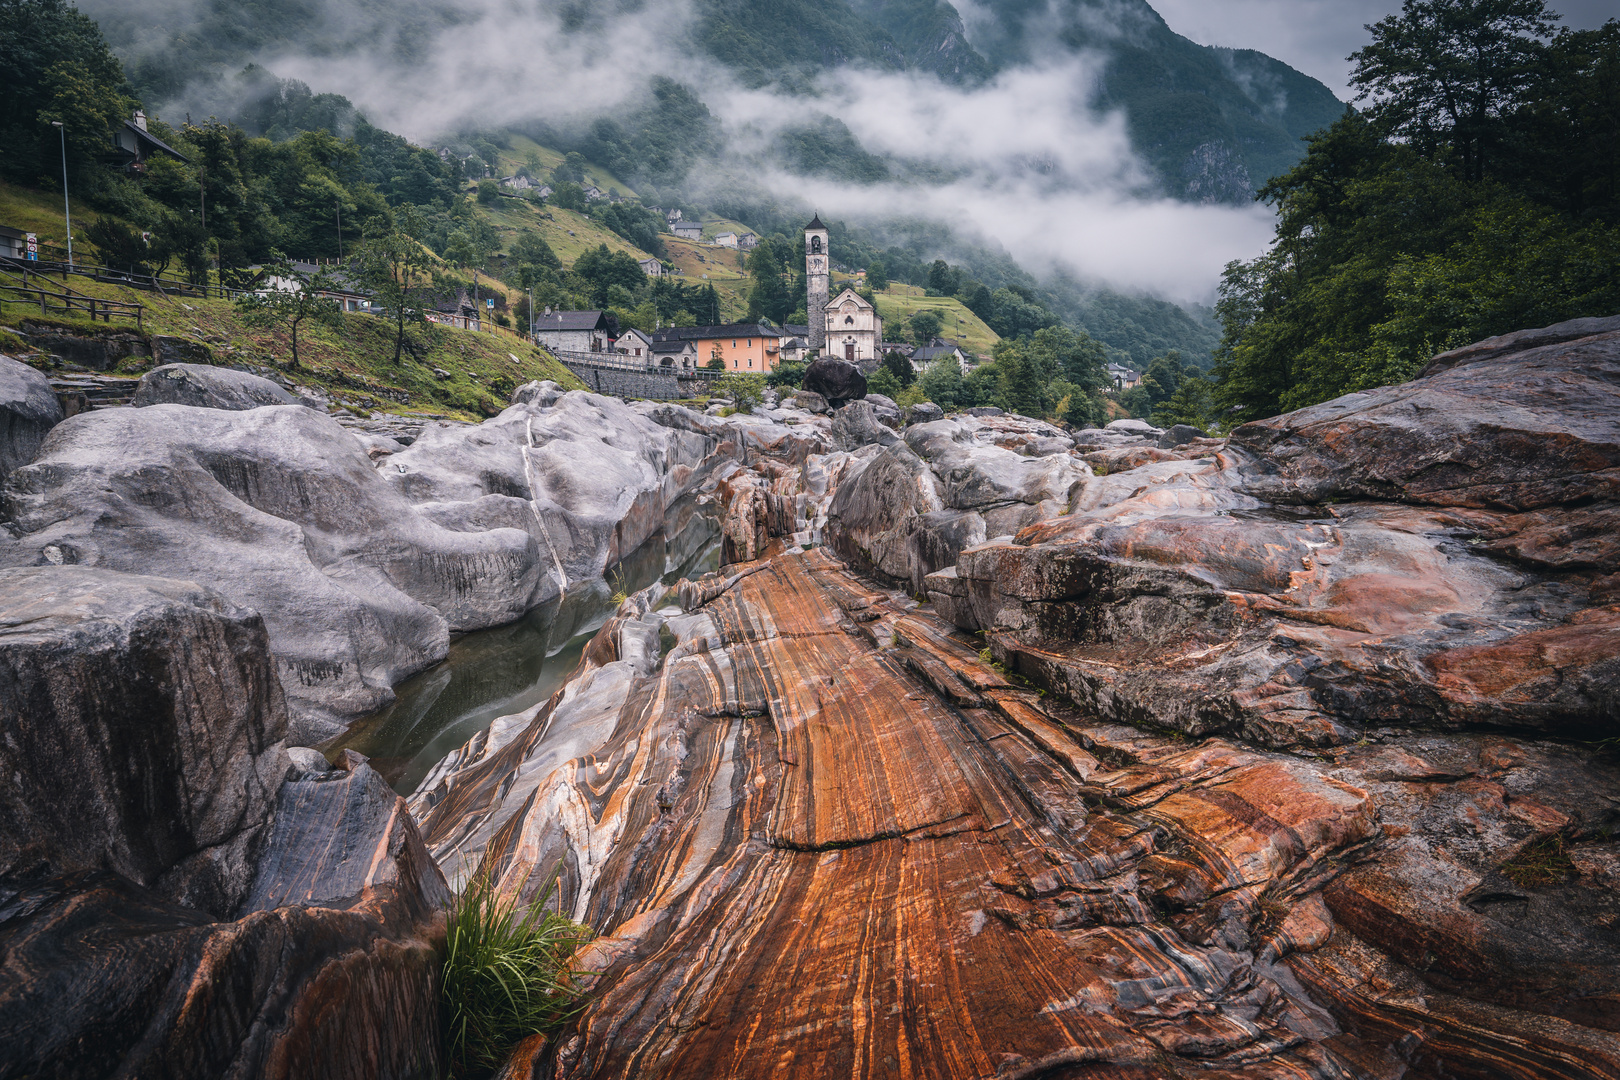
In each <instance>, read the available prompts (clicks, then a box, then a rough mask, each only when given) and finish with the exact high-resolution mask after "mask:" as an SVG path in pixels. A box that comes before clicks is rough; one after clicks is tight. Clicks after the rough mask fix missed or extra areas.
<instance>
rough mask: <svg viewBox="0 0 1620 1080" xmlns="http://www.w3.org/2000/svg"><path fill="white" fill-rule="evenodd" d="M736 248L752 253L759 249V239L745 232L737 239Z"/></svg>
mask: <svg viewBox="0 0 1620 1080" xmlns="http://www.w3.org/2000/svg"><path fill="white" fill-rule="evenodd" d="M737 246H738V247H739V248H741V249H742V250H744V251H753V250H754V249H755V248H757V247H759V237H757V236H755V235H754V234H753V233H751V232H745V233H743V234H742V235H740V236H738V237H737Z"/></svg>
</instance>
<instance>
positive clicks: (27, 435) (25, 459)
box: [0, 356, 62, 482]
mask: <svg viewBox="0 0 1620 1080" xmlns="http://www.w3.org/2000/svg"><path fill="white" fill-rule="evenodd" d="M61 422H62V405H61V402H59V401H57V400H56V394H55V392H53V391H52V390H51V383H50V380H49V379H47V378H46V377H45V376H44V375H42V374H40V373H39V372H37V371H35V370H34V369H33V368H31V367H29V366H28V365H27V364H24V363H22V362H20V361H17V360H13V359H12V358H11V357H9V356H0V482H3V481H4V480H5V478H6V477H7V476H10V475H11V473H12V471H13V470H15V469H20V468H22V467H23V466H24V465H27V464H28V463H29V462H31V461H33V460H34V456H35V455H36V454H38V453H39V446H40V444H41V443H43V442H44V441H45V436H46V434H48V433H49V432H50V430H51V428H53V427H55V426H56V425H57V424H60V423H61Z"/></svg>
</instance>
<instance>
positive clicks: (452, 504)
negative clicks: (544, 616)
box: [379, 383, 736, 606]
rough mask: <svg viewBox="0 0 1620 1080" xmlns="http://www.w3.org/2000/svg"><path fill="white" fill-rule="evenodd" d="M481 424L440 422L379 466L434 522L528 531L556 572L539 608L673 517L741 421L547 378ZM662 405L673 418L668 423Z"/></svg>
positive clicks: (537, 597) (541, 592) (538, 594)
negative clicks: (551, 383) (571, 387)
mask: <svg viewBox="0 0 1620 1080" xmlns="http://www.w3.org/2000/svg"><path fill="white" fill-rule="evenodd" d="M530 385H531V386H536V387H538V389H537V390H536V391H535V393H534V394H533V395H530V396H532V398H533V400H535V401H541V400H548V401H549V402H550V404H547V405H538V404H529V403H520V404H517V405H513V406H512V407H510V408H508V409H506V410H505V411H504V412H502V413H501V414H500V415H499V416H497V417H495V418H493V419H491V420H488V421H485V422H484V423H482V424H479V425H478V426H476V427H448V426H444V425H435V426H432V427H428V428H425V429H424V430H423V431H422V434H421V435H420V436H419V437H418V438H417V440H416V441H415V442H414V443H412V444H411V446H410V447H409V448H408V449H406V450H404V451H401V452H399V453H396V454H394V455H393V456H392V457H390V458H389V459H388V460H387V462H386V463H385V464H384V465H383V466H382V468H381V469H380V470H379V471H380V473H381V475H382V476H383V477H384V478H385V479H386V481H387V483H389V484H390V485H392V486H393V488H394V489H395V490H396V491H398V492H399V494H400V495H401V496H403V497H404V498H405V499H407V500H409V501H410V502H411V503H414V504H416V505H418V506H419V507H420V508H421V512H422V513H423V514H425V515H426V516H428V517H430V518H431V519H432V520H434V521H436V522H438V523H439V524H441V525H443V526H445V527H446V528H450V529H456V530H484V529H491V528H498V527H507V528H514V529H523V530H524V531H526V532H528V533H529V534H530V535H531V536H532V537H533V538H534V542H535V545H536V547H537V549H538V550H539V551H540V552H541V560H542V563H543V566H544V574H543V575H542V577H541V578H540V579H539V580H538V582H537V584H538V585H539V588H538V589H537V590H536V591H534V592H532V593H531V594H529V595H528V596H527V597H526V598H525V600H524V602H525V603H526V604H528V605H529V606H533V605H535V604H538V603H540V602H542V601H543V600H546V599H549V598H550V597H553V596H556V595H557V594H558V593H559V592H561V591H563V590H565V589H567V588H569V587H570V586H571V585H573V584H574V583H576V582H580V581H586V580H591V579H594V578H599V577H601V575H602V572H603V570H604V569H605V568H606V567H608V566H612V565H614V564H615V563H617V562H619V561H620V560H621V559H623V558H624V557H625V556H627V555H629V554H630V553H631V552H632V551H634V550H635V549H636V548H638V547H640V546H641V545H642V544H643V543H644V542H646V541H647V540H648V539H650V538H651V537H652V536H653V535H654V534H655V533H657V532H658V531H659V530H660V529H662V527H663V522H664V512H665V511H666V510H667V509H668V508H669V507H670V506H672V505H673V504H674V503H675V502H676V500H678V499H680V498H681V497H682V496H683V495H686V494H687V493H688V492H690V491H692V490H693V489H694V488H695V487H697V486H698V485H699V484H700V483H702V482H703V481H704V479H706V478H707V475H708V470H709V469H711V468H712V467H713V466H714V465H715V464H716V462H717V461H719V460H720V459H722V458H723V457H725V456H727V453H735V452H736V448H735V446H734V445H732V446H730V447H728V450H727V452H725V453H723V452H722V449H721V448H722V443H723V442H724V441H725V440H724V435H725V434H726V433H729V432H731V431H733V430H734V429H733V428H732V427H730V426H728V425H725V424H723V423H720V422H718V421H708V422H705V421H703V420H702V419H701V418H700V417H699V415H698V414H696V413H693V412H692V411H691V410H689V409H685V408H682V407H681V406H679V405H665V406H662V408H661V409H657V410H656V411H655V412H644V411H641V410H638V409H637V408H634V407H632V406H630V405H627V404H625V403H624V402H623V401H620V400H619V399H617V398H610V397H603V396H600V395H597V394H590V393H585V392H583V391H571V392H569V393H566V394H562V395H559V396H556V397H552V396H551V394H550V393H549V391H545V390H544V387H545V386H546V384H544V383H541V384H530ZM653 415H657V416H661V417H667V418H668V419H669V420H670V422H671V424H684V425H685V426H665V425H664V424H661V423H659V422H657V421H656V420H655V419H653V418H652V417H653Z"/></svg>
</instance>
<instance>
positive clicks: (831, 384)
mask: <svg viewBox="0 0 1620 1080" xmlns="http://www.w3.org/2000/svg"><path fill="white" fill-rule="evenodd" d="M801 385H802V386H803V387H804V389H806V390H808V391H810V392H811V393H814V394H820V395H821V396H822V397H824V398H826V399H827V404H828V405H829V406H831V407H832V408H834V409H836V408H838V407H839V406H841V405H844V404H847V403H848V402H851V401H859V400H860V399H862V398H864V397H865V396H866V376H865V375H862V374H861V369H860V368H858V367H856V366H855V365H854V364H852V363H850V362H849V361H848V360H839V359H836V358H834V357H831V356H823V357H819V358H818V359H817V360H816V361H815V362H814V363H812V364H811V365H810V366H809V367H808V368H806V369H805V372H804V380H803V382H802V383H801Z"/></svg>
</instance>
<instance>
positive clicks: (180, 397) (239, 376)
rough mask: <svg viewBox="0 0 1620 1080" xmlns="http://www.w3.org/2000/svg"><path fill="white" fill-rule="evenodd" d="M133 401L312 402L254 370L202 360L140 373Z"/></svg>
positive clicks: (230, 405) (232, 405)
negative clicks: (201, 362) (216, 365)
mask: <svg viewBox="0 0 1620 1080" xmlns="http://www.w3.org/2000/svg"><path fill="white" fill-rule="evenodd" d="M131 404H132V405H134V406H135V407H136V408H138V409H139V408H145V407H146V406H148V405H193V406H196V407H197V408H202V409H234V410H241V409H257V408H259V407H260V406H261V405H310V402H308V401H305V400H304V399H303V398H301V397H299V396H297V395H296V394H292V393H289V392H288V391H287V390H286V389H284V388H283V387H281V386H278V385H277V384H276V383H273V382H271V381H270V380H269V379H265V378H261V377H260V376H258V375H254V374H253V373H252V372H247V371H237V370H236V369H234V368H222V367H208V366H206V365H203V364H165V365H163V366H162V367H159V368H153V369H152V370H151V371H148V372H147V373H146V374H145V375H142V376H141V381H140V382H139V383H137V384H136V386H135V400H134V401H133V402H131Z"/></svg>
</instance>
